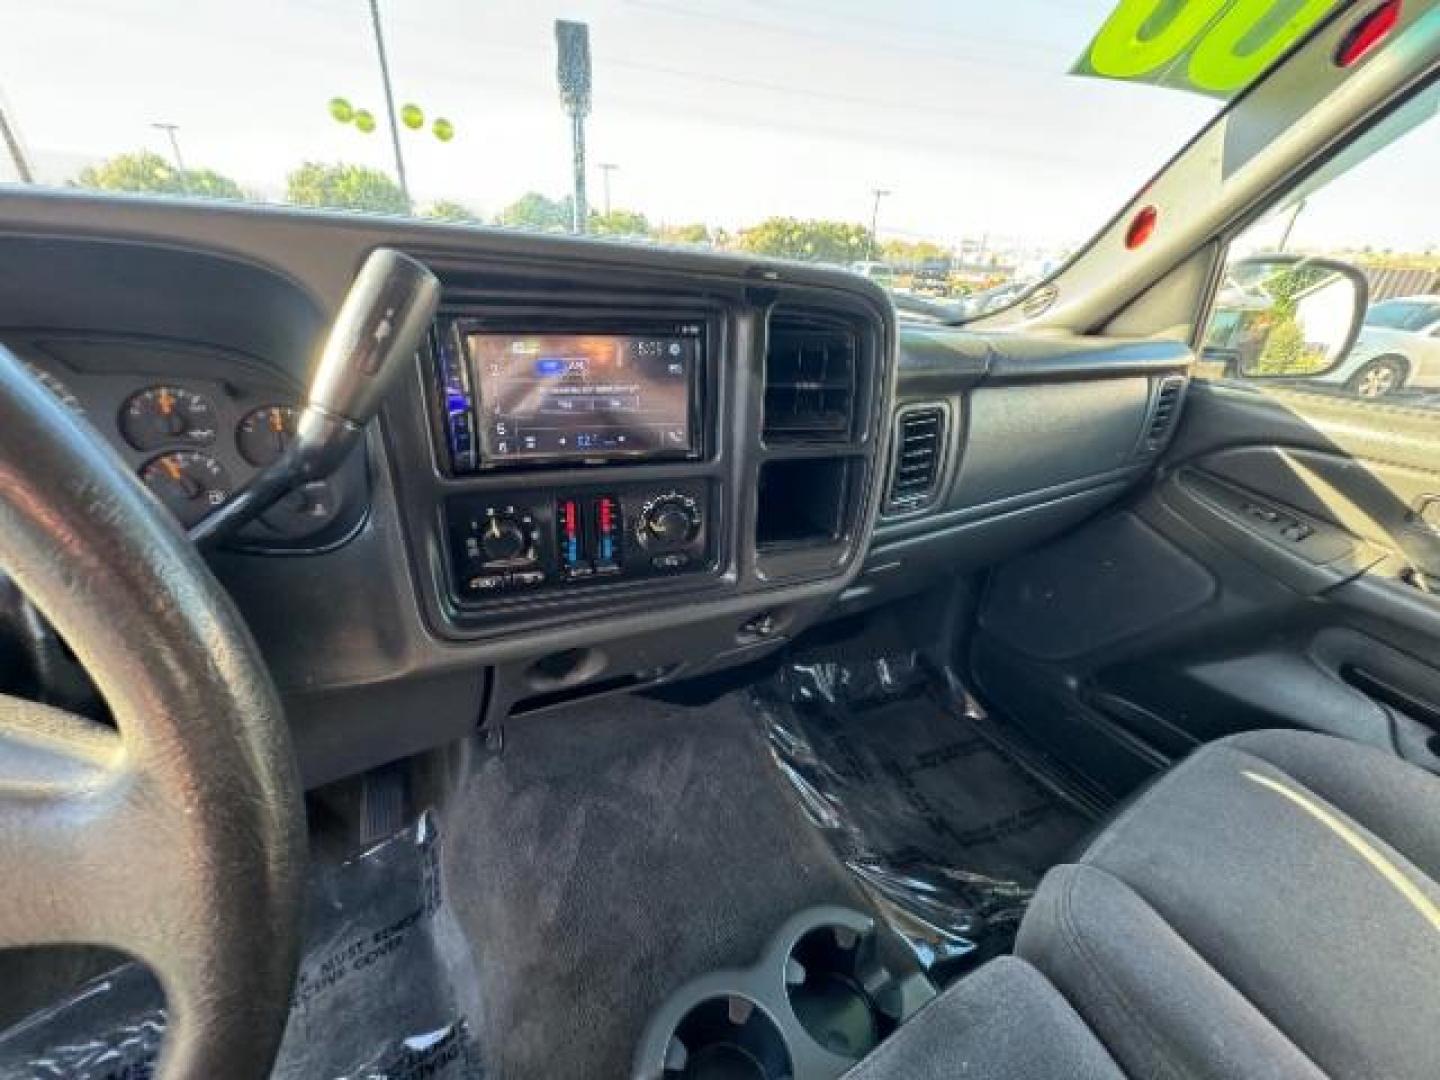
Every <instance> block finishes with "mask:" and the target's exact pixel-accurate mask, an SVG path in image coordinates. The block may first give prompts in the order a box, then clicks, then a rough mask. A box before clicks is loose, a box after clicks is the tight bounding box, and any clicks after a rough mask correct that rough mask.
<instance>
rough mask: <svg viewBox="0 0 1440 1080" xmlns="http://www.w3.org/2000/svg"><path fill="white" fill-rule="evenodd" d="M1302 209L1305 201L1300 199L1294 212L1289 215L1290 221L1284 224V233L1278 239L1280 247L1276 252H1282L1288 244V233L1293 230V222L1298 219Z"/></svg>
mask: <svg viewBox="0 0 1440 1080" xmlns="http://www.w3.org/2000/svg"><path fill="white" fill-rule="evenodd" d="M1304 209H1305V200H1304V199H1301V200H1300V201H1299V202H1298V203H1296V204H1295V211H1294V213H1292V214H1291V215H1290V220H1289V221H1288V222H1286V223H1285V232H1284V234H1283V235H1281V237H1280V247H1279V248H1278V249H1277V250H1279V251H1284V250H1285V248H1286V246H1287V245H1288V244H1289V243H1290V233H1291V232H1292V231H1293V230H1294V228H1295V222H1296V221H1298V220H1299V219H1300V211H1302V210H1304Z"/></svg>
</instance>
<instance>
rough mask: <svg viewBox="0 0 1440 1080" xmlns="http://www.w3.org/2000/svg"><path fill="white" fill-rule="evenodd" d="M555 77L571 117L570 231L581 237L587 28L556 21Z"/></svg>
mask: <svg viewBox="0 0 1440 1080" xmlns="http://www.w3.org/2000/svg"><path fill="white" fill-rule="evenodd" d="M555 52H556V63H555V75H556V77H557V79H558V80H559V82H560V102H561V104H562V105H564V106H565V111H566V112H567V113H569V114H570V152H571V155H572V161H573V164H574V169H575V207H574V218H573V227H574V231H575V232H577V233H583V232H584V231H585V227H586V225H587V224H588V219H589V214H590V210H589V207H588V206H587V205H586V200H585V117H586V116H587V115H589V113H590V27H589V25H588V24H587V23H582V22H569V21H567V20H565V19H556V20H555Z"/></svg>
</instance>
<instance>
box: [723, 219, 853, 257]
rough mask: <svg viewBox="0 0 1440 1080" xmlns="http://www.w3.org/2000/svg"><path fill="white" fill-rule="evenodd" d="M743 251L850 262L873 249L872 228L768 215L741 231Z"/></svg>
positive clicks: (840, 222) (843, 222) (842, 222)
mask: <svg viewBox="0 0 1440 1080" xmlns="http://www.w3.org/2000/svg"><path fill="white" fill-rule="evenodd" d="M739 244H740V248H741V250H742V251H753V252H755V253H756V254H758V255H776V256H779V257H780V258H784V259H808V260H811V261H815V262H831V263H849V262H853V261H855V260H856V259H860V258H863V257H864V255H865V252H867V251H868V250H870V230H869V229H867V228H865V227H864V226H863V225H854V224H851V223H850V222H847V221H801V220H799V219H797V218H784V217H773V218H767V219H766V220H765V221H762V222H760V224H758V225H754V226H752V227H750V228H748V229H744V230H742V231H741V233H740V238H739Z"/></svg>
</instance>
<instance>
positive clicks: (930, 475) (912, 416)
mask: <svg viewBox="0 0 1440 1080" xmlns="http://www.w3.org/2000/svg"><path fill="white" fill-rule="evenodd" d="M944 443H945V410H944V409H942V408H941V407H940V406H938V405H927V406H925V407H923V408H915V409H908V410H906V411H905V412H903V413H901V414H900V418H899V420H898V421H897V422H896V424H895V471H894V472H893V473H892V474H891V476H890V492H889V494H888V495H887V496H886V499H885V507H886V509H887V510H890V511H893V512H899V513H903V512H905V511H907V510H918V509H920V508H921V507H923V506H928V505H929V504H930V502H931V500H933V499H934V498H935V491H936V488H937V486H938V484H939V480H940V462H941V453H942V451H943V448H944Z"/></svg>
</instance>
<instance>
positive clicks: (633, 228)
mask: <svg viewBox="0 0 1440 1080" xmlns="http://www.w3.org/2000/svg"><path fill="white" fill-rule="evenodd" d="M590 231H591V232H592V233H594V234H595V235H596V236H649V235H650V234H651V232H652V231H653V230H652V229H651V228H650V222H649V220H648V219H647V218H646V217H645V215H644V214H641V213H638V212H636V211H634V210H611V211H610V212H609V213H608V214H597V213H594V212H593V211H592V212H591V214H590Z"/></svg>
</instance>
